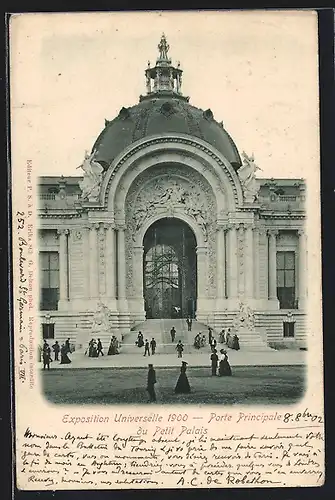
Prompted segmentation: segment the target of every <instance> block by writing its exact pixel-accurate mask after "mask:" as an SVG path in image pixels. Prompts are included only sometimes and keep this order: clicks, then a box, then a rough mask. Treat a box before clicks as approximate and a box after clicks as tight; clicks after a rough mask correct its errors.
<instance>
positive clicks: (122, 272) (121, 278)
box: [117, 227, 126, 309]
mask: <svg viewBox="0 0 335 500" xmlns="http://www.w3.org/2000/svg"><path fill="white" fill-rule="evenodd" d="M117 246H118V248H117V251H118V259H117V263H118V299H119V305H120V307H121V308H122V309H124V308H125V305H126V303H125V301H126V248H125V228H124V227H120V228H119V229H118V239H117Z"/></svg>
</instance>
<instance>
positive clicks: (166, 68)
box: [145, 33, 186, 99]
mask: <svg viewBox="0 0 335 500" xmlns="http://www.w3.org/2000/svg"><path fill="white" fill-rule="evenodd" d="M169 49H170V46H169V44H168V43H167V40H166V36H165V34H164V33H163V34H162V36H161V39H160V42H159V44H158V50H159V56H158V58H157V60H156V65H155V66H154V67H151V66H150V61H148V66H147V68H146V70H145V77H146V89H147V95H152V94H157V93H162V92H164V93H165V94H166V93H171V94H174V95H176V94H177V95H179V96H182V93H181V82H182V73H183V70H182V69H181V68H180V62H178V66H174V65H173V64H172V62H171V59H169V57H168V52H169ZM185 99H186V98H185Z"/></svg>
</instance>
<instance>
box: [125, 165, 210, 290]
mask: <svg viewBox="0 0 335 500" xmlns="http://www.w3.org/2000/svg"><path fill="white" fill-rule="evenodd" d="M125 212H126V213H125V215H126V226H127V231H126V262H127V295H128V296H129V297H131V296H134V295H135V290H134V287H133V283H134V279H133V278H134V272H133V268H134V266H135V265H138V263H134V261H133V255H134V246H135V245H136V243H135V241H136V240H137V236H138V233H139V231H141V229H142V228H143V225H144V224H145V223H146V222H147V220H149V219H150V218H151V217H152V216H157V215H159V216H161V218H164V217H178V213H179V214H180V213H183V214H185V215H186V216H188V218H190V219H191V220H192V221H193V222H194V225H196V226H197V227H198V228H199V230H200V231H201V232H202V235H203V240H204V241H205V244H206V246H207V248H208V256H209V261H208V280H207V283H206V295H207V296H214V295H215V289H216V231H215V227H216V216H217V214H216V212H217V208H216V200H215V195H214V193H213V191H212V189H211V187H210V186H209V184H208V183H207V182H206V180H205V179H204V178H203V177H202V176H201V175H199V174H198V173H197V172H195V171H194V170H193V169H191V168H189V167H186V166H184V167H176V166H166V167H162V166H160V167H157V168H150V169H149V170H147V171H145V172H143V173H142V174H141V175H140V176H139V177H138V178H137V179H136V180H135V182H134V183H133V185H132V186H131V188H130V190H129V192H128V195H127V198H126V210H125Z"/></svg>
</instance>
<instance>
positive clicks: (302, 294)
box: [298, 230, 307, 309]
mask: <svg viewBox="0 0 335 500" xmlns="http://www.w3.org/2000/svg"><path fill="white" fill-rule="evenodd" d="M298 235H299V254H298V300H299V302H298V305H299V309H303V308H304V307H305V301H306V295H307V294H306V276H307V254H306V234H305V232H304V231H303V230H299V231H298Z"/></svg>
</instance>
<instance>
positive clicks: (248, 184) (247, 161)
mask: <svg viewBox="0 0 335 500" xmlns="http://www.w3.org/2000/svg"><path fill="white" fill-rule="evenodd" d="M242 157H243V164H242V166H241V167H240V168H239V170H238V171H237V173H238V176H239V178H240V181H241V184H242V189H243V196H244V201H246V202H247V203H253V202H254V201H255V200H256V199H257V197H258V192H259V185H258V183H257V180H256V175H255V174H256V171H257V170H262V169H261V168H260V167H259V166H258V165H256V163H255V159H254V155H252V156H248V155H247V154H246V153H245V152H244V151H243V153H242Z"/></svg>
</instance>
